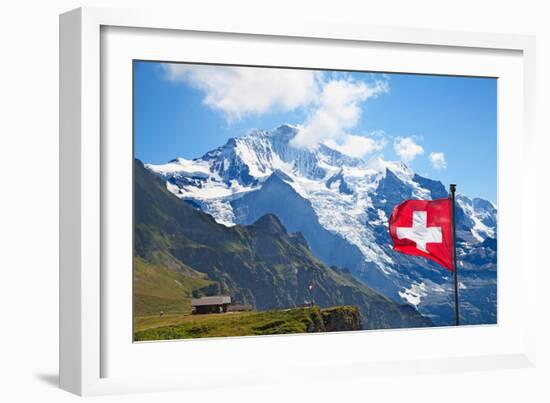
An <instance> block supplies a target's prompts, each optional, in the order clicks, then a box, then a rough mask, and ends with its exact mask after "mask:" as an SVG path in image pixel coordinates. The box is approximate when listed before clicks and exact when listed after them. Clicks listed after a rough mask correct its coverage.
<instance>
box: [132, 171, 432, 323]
mask: <svg viewBox="0 0 550 403" xmlns="http://www.w3.org/2000/svg"><path fill="white" fill-rule="evenodd" d="M134 178H135V199H134V206H135V208H134V214H135V217H134V218H135V238H134V239H135V243H134V253H135V257H136V258H139V259H141V260H142V261H143V262H146V263H149V264H154V265H157V266H162V267H170V268H172V270H175V271H177V272H183V271H185V273H187V274H186V277H184V276H179V277H178V281H180V283H181V282H182V281H187V280H185V278H189V282H190V283H189V284H188V285H187V286H188V287H187V288H188V289H192V290H193V295H194V296H201V295H220V294H224V295H230V296H231V299H232V301H233V302H234V303H237V304H247V305H252V306H253V307H254V308H255V309H256V310H262V311H264V310H273V309H286V308H291V307H297V306H303V305H304V304H309V303H311V302H314V303H315V305H318V306H320V307H321V308H325V307H330V306H339V305H354V306H356V307H357V308H358V309H359V311H360V312H361V314H362V315H363V318H364V320H363V323H362V324H363V327H364V328H365V329H380V328H399V327H421V326H431V325H432V322H431V320H430V319H428V318H425V317H423V316H422V315H421V314H419V313H418V312H417V311H416V310H415V309H410V307H408V306H407V305H403V304H398V303H396V302H394V301H392V300H391V299H389V298H387V297H385V296H383V295H381V294H380V293H378V292H376V291H374V290H373V289H371V288H369V287H367V286H366V285H364V284H362V283H361V282H359V281H358V280H356V279H355V278H354V277H353V276H352V275H351V274H350V272H349V271H346V270H343V269H339V268H337V267H329V266H327V265H325V264H324V263H322V262H321V261H319V260H318V259H317V258H316V257H315V256H314V255H313V254H312V252H311V250H310V249H309V247H308V245H307V243H306V242H305V240H304V238H303V236H302V235H301V234H299V233H291V234H289V233H288V231H287V230H286V229H285V227H284V226H283V225H282V223H281V222H280V220H279V219H278V218H277V217H276V216H275V215H273V214H266V215H264V216H262V217H260V218H259V219H258V220H256V221H255V222H254V223H253V224H252V225H249V226H243V225H236V226H233V227H227V226H224V225H221V224H219V223H217V222H216V221H215V220H214V219H213V218H212V217H211V216H210V215H208V214H205V213H203V212H202V211H200V210H197V209H195V208H193V207H192V206H190V205H189V204H188V203H182V202H181V200H178V199H177V198H176V197H174V195H173V194H171V193H170V192H169V191H168V190H166V188H165V186H164V183H163V182H161V181H160V180H159V179H158V178H157V177H156V176H154V175H153V174H152V173H150V172H148V171H146V170H145V169H144V167H143V165H142V164H141V163H140V162H138V161H136V163H135V167H134ZM197 273H198V274H200V275H201V276H202V277H201V278H200V279H201V285H200V286H201V287H202V288H197V275H198V274H197ZM193 276H194V277H193ZM184 285H185V284H184ZM310 286H312V289H310Z"/></svg>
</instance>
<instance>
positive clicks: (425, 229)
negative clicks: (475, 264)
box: [389, 199, 453, 270]
mask: <svg viewBox="0 0 550 403" xmlns="http://www.w3.org/2000/svg"><path fill="white" fill-rule="evenodd" d="M389 226H390V235H391V238H392V240H393V245H394V246H393V248H394V249H395V250H396V251H398V252H401V253H404V254H407V255H415V256H423V257H425V258H427V259H431V260H433V261H435V262H437V263H439V264H440V265H441V266H443V267H445V268H447V269H449V270H453V256H452V245H453V243H452V227H451V200H450V199H438V200H407V201H405V202H403V203H401V204H400V205H398V206H397V207H395V208H394V210H393V213H392V215H391V218H390V223H389Z"/></svg>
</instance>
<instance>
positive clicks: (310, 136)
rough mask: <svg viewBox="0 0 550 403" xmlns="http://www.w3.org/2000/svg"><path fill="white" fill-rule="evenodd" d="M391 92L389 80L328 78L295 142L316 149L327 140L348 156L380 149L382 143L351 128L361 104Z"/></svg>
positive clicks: (359, 112) (293, 143) (328, 143)
mask: <svg viewBox="0 0 550 403" xmlns="http://www.w3.org/2000/svg"><path fill="white" fill-rule="evenodd" d="M387 91H388V84H387V81H377V82H375V83H374V84H372V85H371V84H367V83H365V82H363V81H354V80H351V79H346V78H343V79H331V80H328V81H325V82H324V83H323V86H322V91H321V93H320V95H319V99H318V101H317V102H316V103H315V104H314V105H313V107H312V112H311V114H310V116H309V118H308V119H307V121H306V123H305V124H304V125H303V126H301V127H300V130H299V131H298V134H297V135H296V136H295V137H294V138H293V139H292V141H291V144H292V145H293V146H294V147H298V148H314V147H317V145H318V144H320V143H324V144H326V145H328V146H330V147H333V148H336V149H339V150H340V151H341V152H344V153H346V154H348V155H353V156H361V157H362V156H364V155H365V154H366V153H368V152H370V151H372V150H378V149H380V147H381V146H382V142H380V141H376V140H374V139H372V138H370V137H366V136H358V135H354V134H350V133H349V132H348V131H349V130H351V129H353V128H354V127H355V126H356V125H357V123H358V122H359V118H360V117H361V112H362V110H361V103H363V102H365V101H366V100H367V99H369V98H371V97H376V96H378V95H379V94H381V93H384V92H387ZM355 147H357V148H355Z"/></svg>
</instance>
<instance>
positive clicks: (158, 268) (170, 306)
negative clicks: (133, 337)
mask: <svg viewBox="0 0 550 403" xmlns="http://www.w3.org/2000/svg"><path fill="white" fill-rule="evenodd" d="M212 284H214V282H213V281H210V280H208V279H206V276H205V275H204V274H202V273H198V272H195V271H193V270H192V269H187V270H185V271H183V270H180V269H168V268H166V267H165V266H162V265H159V264H152V263H150V262H147V261H145V260H143V259H142V258H140V257H137V258H135V259H134V315H136V316H143V315H158V314H159V312H160V311H163V312H180V313H191V297H192V294H193V292H194V291H195V292H196V291H197V290H201V289H205V288H207V287H208V286H211V285H212Z"/></svg>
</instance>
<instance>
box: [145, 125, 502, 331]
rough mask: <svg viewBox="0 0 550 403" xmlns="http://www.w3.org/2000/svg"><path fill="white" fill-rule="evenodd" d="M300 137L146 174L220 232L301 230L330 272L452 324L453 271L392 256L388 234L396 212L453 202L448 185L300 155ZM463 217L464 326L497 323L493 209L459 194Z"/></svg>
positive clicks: (371, 165) (397, 168) (232, 145)
mask: <svg viewBox="0 0 550 403" xmlns="http://www.w3.org/2000/svg"><path fill="white" fill-rule="evenodd" d="M296 133H297V129H296V128H294V127H292V126H288V125H283V126H281V127H279V128H277V129H275V130H273V131H262V130H257V131H254V132H251V133H249V134H247V135H245V136H243V137H239V138H234V139H230V140H229V141H228V142H227V143H226V144H225V145H223V146H221V147H218V148H216V149H214V150H212V151H210V152H208V153H206V154H205V155H204V156H202V157H200V158H197V159H194V160H185V159H181V158H178V159H175V160H173V161H171V162H169V163H167V164H165V165H147V168H148V169H149V170H151V171H152V172H154V173H156V174H157V175H158V176H160V177H161V178H162V179H163V180H164V181H165V184H166V187H167V189H168V190H169V191H170V192H172V193H173V194H174V195H175V196H177V197H178V198H180V199H182V200H184V201H187V202H188V203H192V205H193V206H194V207H195V208H197V209H200V210H201V211H203V212H205V213H207V214H209V215H211V216H212V217H213V218H214V219H215V220H216V222H218V223H220V224H223V225H226V226H235V225H238V224H241V225H251V224H253V223H254V222H256V220H258V219H259V218H260V217H262V216H264V215H266V214H274V215H275V216H277V217H278V219H279V220H280V222H281V224H282V225H283V226H284V227H285V228H286V229H287V230H288V231H289V232H291V233H292V232H300V233H301V234H302V235H303V237H304V238H305V240H306V242H307V244H308V245H309V248H310V250H311V252H312V253H313V254H314V255H315V256H316V257H318V258H319V259H321V260H322V261H323V262H324V263H325V264H327V265H335V266H339V267H346V268H348V269H350V271H351V273H352V274H353V275H354V276H355V277H356V278H357V279H359V280H360V281H362V282H364V283H365V284H367V285H368V286H370V287H372V288H374V289H376V290H377V291H379V292H381V293H383V294H384V295H386V296H388V297H390V298H392V299H393V300H394V301H396V302H399V303H407V304H410V305H412V306H414V307H416V308H417V309H418V310H419V311H420V312H422V313H424V314H425V315H428V316H429V317H430V318H432V320H433V321H434V322H435V323H436V324H439V325H448V324H452V323H453V320H454V310H453V292H452V281H451V278H450V273H449V272H447V271H446V270H445V269H442V268H441V267H439V266H437V265H436V264H435V263H432V262H429V261H427V260H425V259H422V258H415V257H410V256H403V255H400V254H399V253H396V252H395V251H393V249H392V244H391V239H390V237H389V234H388V227H387V225H388V217H389V216H390V214H391V212H392V210H393V208H394V207H395V205H396V204H398V203H401V202H402V201H403V200H405V199H437V198H443V197H447V196H448V194H447V190H446V189H445V186H444V185H443V184H442V183H441V182H440V181H437V180H434V179H429V178H425V177H423V176H421V175H418V174H416V173H414V172H413V171H412V170H410V169H409V168H408V167H407V166H406V165H405V164H403V163H402V162H391V161H384V160H383V159H381V158H379V157H374V158H372V159H371V160H370V161H364V160H361V159H357V158H351V157H348V156H346V155H344V154H342V153H340V152H338V151H336V150H333V149H331V148H329V147H327V146H325V145H319V146H318V147H317V148H316V149H314V150H309V149H298V148H294V147H292V145H291V140H292V138H293V137H294V136H295V135H296ZM459 190H460V187H459ZM456 216H457V238H458V245H457V256H458V258H459V261H460V264H461V266H460V269H461V272H460V276H459V281H460V288H461V305H462V306H461V307H462V314H463V318H462V319H463V322H464V323H466V324H476V323H496V234H497V231H496V223H497V210H496V207H495V206H494V205H493V204H492V203H491V202H489V201H487V200H483V199H479V198H473V199H470V198H468V197H465V196H464V195H458V197H457V210H456Z"/></svg>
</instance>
